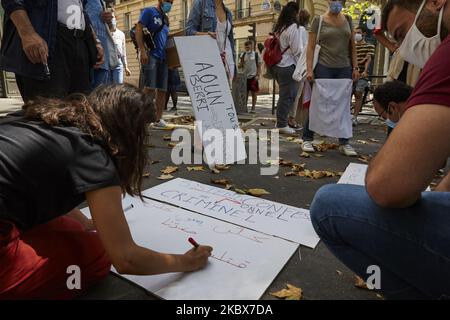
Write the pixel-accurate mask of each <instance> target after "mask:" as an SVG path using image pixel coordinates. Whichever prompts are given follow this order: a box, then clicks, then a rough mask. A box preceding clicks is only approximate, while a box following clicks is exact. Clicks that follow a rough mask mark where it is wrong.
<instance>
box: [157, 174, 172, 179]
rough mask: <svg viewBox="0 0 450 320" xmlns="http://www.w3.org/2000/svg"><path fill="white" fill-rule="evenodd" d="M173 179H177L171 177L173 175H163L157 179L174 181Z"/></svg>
mask: <svg viewBox="0 0 450 320" xmlns="http://www.w3.org/2000/svg"><path fill="white" fill-rule="evenodd" d="M173 178H175V177H174V176H173V175H171V174H162V175H160V176H159V177H158V178H157V179H159V180H170V179H173Z"/></svg>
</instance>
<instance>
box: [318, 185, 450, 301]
mask: <svg viewBox="0 0 450 320" xmlns="http://www.w3.org/2000/svg"><path fill="white" fill-rule="evenodd" d="M311 219H312V222H313V225H314V228H315V230H316V232H317V234H318V235H319V236H320V238H321V239H322V240H323V241H324V243H325V244H326V245H327V247H328V248H329V249H330V251H331V252H332V253H333V254H334V255H335V256H336V257H337V258H338V259H339V260H341V261H342V262H343V263H344V264H345V265H347V266H348V267H349V268H350V269H352V270H353V271H354V272H355V273H356V274H358V275H359V276H360V277H361V278H363V279H367V278H368V277H369V276H370V275H371V273H369V274H368V273H366V272H367V268H368V267H369V266H371V265H376V266H379V267H380V269H381V278H380V279H381V292H382V293H383V294H384V295H385V296H386V298H388V299H428V298H431V299H439V298H449V297H450V192H424V193H422V198H421V199H420V200H419V201H418V202H417V203H416V204H415V205H414V206H412V207H410V208H406V209H384V208H381V207H379V206H378V205H377V204H375V202H373V201H372V199H371V198H370V197H369V195H368V194H367V192H366V189H365V187H363V186H355V185H344V184H338V185H327V186H324V187H322V188H321V189H320V190H319V191H318V192H317V194H316V196H315V198H314V201H313V203H312V205H311Z"/></svg>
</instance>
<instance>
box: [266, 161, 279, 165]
mask: <svg viewBox="0 0 450 320" xmlns="http://www.w3.org/2000/svg"><path fill="white" fill-rule="evenodd" d="M266 164H270V165H271V166H279V165H280V160H267V161H266Z"/></svg>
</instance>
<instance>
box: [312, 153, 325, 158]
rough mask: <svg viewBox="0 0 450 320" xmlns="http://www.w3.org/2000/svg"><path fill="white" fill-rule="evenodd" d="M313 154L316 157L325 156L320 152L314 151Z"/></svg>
mask: <svg viewBox="0 0 450 320" xmlns="http://www.w3.org/2000/svg"><path fill="white" fill-rule="evenodd" d="M313 156H314V157H316V158H323V157H324V155H323V154H320V153H314V154H313Z"/></svg>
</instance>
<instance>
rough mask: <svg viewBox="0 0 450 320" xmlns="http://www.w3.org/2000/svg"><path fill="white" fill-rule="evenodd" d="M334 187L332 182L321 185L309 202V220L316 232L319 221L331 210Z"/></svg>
mask: <svg viewBox="0 0 450 320" xmlns="http://www.w3.org/2000/svg"><path fill="white" fill-rule="evenodd" d="M335 187H336V185H332V184H329V185H325V186H323V187H321V188H320V189H319V190H318V191H317V193H316V195H315V196H314V199H313V202H312V204H311V209H310V214H311V222H312V224H313V226H314V229H315V230H316V231H317V232H318V229H319V226H320V222H321V221H323V220H324V219H326V218H327V216H328V215H329V214H330V213H331V212H332V208H333V204H334V201H333V199H334V195H335V192H334V189H335Z"/></svg>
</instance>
